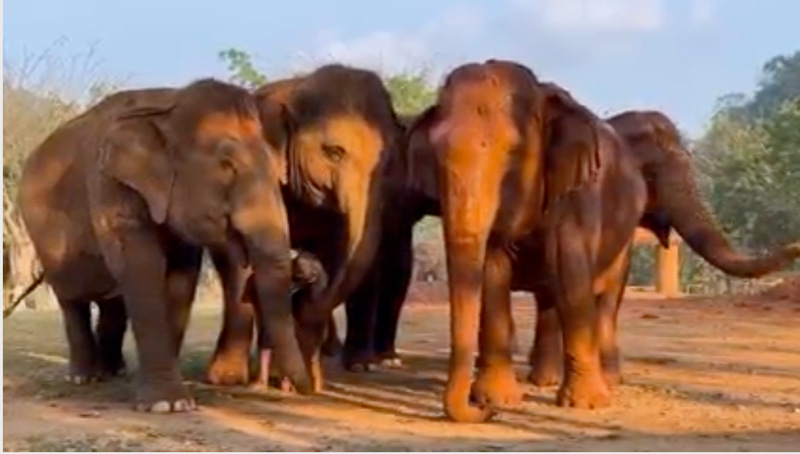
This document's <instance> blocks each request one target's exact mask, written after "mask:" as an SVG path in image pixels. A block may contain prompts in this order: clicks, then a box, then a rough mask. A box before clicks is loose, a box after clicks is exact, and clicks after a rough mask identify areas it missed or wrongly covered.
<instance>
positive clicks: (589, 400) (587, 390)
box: [556, 374, 611, 409]
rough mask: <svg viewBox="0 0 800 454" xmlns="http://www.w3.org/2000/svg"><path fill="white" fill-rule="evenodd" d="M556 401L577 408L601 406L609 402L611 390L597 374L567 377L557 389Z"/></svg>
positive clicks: (563, 405)
mask: <svg viewBox="0 0 800 454" xmlns="http://www.w3.org/2000/svg"><path fill="white" fill-rule="evenodd" d="M556 403H557V404H558V405H559V406H561V407H572V408H579V409H595V408H603V407H607V406H608V405H609V404H610V403H611V391H610V390H609V388H608V385H607V384H606V382H605V380H604V379H603V377H602V376H601V375H599V374H597V375H591V376H585V375H584V376H573V377H567V380H566V382H565V383H564V384H563V385H562V386H561V388H560V389H559V390H558V394H557V395H556Z"/></svg>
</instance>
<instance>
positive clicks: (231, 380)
mask: <svg viewBox="0 0 800 454" xmlns="http://www.w3.org/2000/svg"><path fill="white" fill-rule="evenodd" d="M206 381H207V382H208V383H211V384H212V385H222V386H234V385H247V384H248V383H249V382H250V355H248V354H247V351H245V353H244V354H242V353H240V352H229V353H219V352H218V353H217V354H215V355H214V358H213V359H212V360H211V364H209V366H208V371H207V372H206Z"/></svg>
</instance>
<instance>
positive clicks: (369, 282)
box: [329, 115, 439, 372]
mask: <svg viewBox="0 0 800 454" xmlns="http://www.w3.org/2000/svg"><path fill="white" fill-rule="evenodd" d="M418 120H419V116H418V115H405V116H401V117H400V122H401V124H402V126H403V131H404V136H403V142H402V146H400V147H397V148H395V149H394V150H393V154H392V155H390V156H389V161H388V164H387V168H386V170H385V174H384V177H383V179H384V181H385V185H384V190H385V196H384V209H383V216H382V219H381V236H380V242H379V245H378V253H377V254H376V256H375V261H374V263H373V264H372V266H371V267H370V271H369V272H368V273H367V275H366V276H365V277H364V279H363V280H362V282H361V284H360V285H359V286H358V287H357V288H356V289H355V291H354V292H353V293H351V294H350V295H349V296H348V299H347V327H348V328H347V335H346V338H345V343H344V349H343V352H342V362H343V366H344V367H345V369H347V370H350V371H354V372H360V371H367V370H370V369H372V368H373V367H374V365H375V364H380V365H383V366H386V367H398V366H400V365H401V360H400V357H399V355H398V354H397V351H396V348H395V340H396V337H397V329H398V322H399V317H400V310H401V308H402V304H403V301H404V300H405V297H406V293H407V290H408V286H409V283H410V281H411V274H412V268H413V250H412V249H413V248H412V246H413V245H412V236H413V228H414V225H415V224H416V223H417V222H418V221H419V220H420V219H422V218H423V217H424V216H426V215H434V216H438V215H439V201H438V194H437V192H436V191H437V190H436V175H435V168H436V167H435V161H434V156H433V154H431V153H429V152H428V148H426V147H425V142H424V140H425V138H424V137H423V136H421V135H417V136H411V135H410V134H409V133H410V131H411V130H412V128H413V125H414V124H415V123H416V122H417V121H418ZM330 326H331V327H332V328H331V329H330V333H329V336H331V337H334V336H336V333H335V324H333V323H332V322H331V325H330Z"/></svg>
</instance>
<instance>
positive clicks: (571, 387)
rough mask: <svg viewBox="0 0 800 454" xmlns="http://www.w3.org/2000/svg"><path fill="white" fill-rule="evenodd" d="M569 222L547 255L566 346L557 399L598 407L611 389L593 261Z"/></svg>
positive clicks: (560, 229) (605, 401)
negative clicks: (601, 343) (603, 370)
mask: <svg viewBox="0 0 800 454" xmlns="http://www.w3.org/2000/svg"><path fill="white" fill-rule="evenodd" d="M572 227H573V224H571V223H569V222H566V223H563V224H562V225H561V226H559V227H558V231H557V238H556V239H557V241H549V240H552V238H549V239H548V242H547V243H546V244H547V245H548V246H547V247H548V248H550V247H552V248H555V250H551V251H550V253H549V254H548V256H550V257H554V258H555V260H554V261H555V264H556V266H555V267H552V266H551V267H548V268H549V269H550V271H551V272H553V273H555V274H553V275H552V276H551V279H550V281H551V282H552V283H553V284H554V285H556V286H557V287H555V289H554V291H555V292H557V293H555V294H556V295H558V296H557V303H556V309H557V312H558V317H559V320H560V321H561V327H562V329H563V331H562V338H563V345H564V378H563V380H562V382H561V388H560V389H559V390H558V394H557V397H556V401H557V403H558V404H559V405H561V406H569V407H576V408H599V407H603V406H606V405H608V404H609V402H610V398H611V396H610V391H609V388H608V385H606V382H605V380H604V379H603V376H602V373H601V367H600V352H599V346H598V341H597V339H598V337H597V308H596V303H595V297H594V294H593V293H592V281H593V279H592V277H593V275H592V267H591V260H590V258H589V256H588V254H587V252H586V247H585V244H584V243H583V242H582V241H576V238H581V237H582V232H581V230H580V229H579V228H572Z"/></svg>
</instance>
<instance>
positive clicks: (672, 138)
mask: <svg viewBox="0 0 800 454" xmlns="http://www.w3.org/2000/svg"><path fill="white" fill-rule="evenodd" d="M605 121H606V122H607V123H608V124H609V125H610V126H611V127H613V128H614V130H615V131H616V132H617V134H619V135H620V136H621V137H622V139H623V140H624V141H625V142H626V143H627V144H628V145H629V148H628V150H629V151H630V153H631V158H632V160H634V161H635V162H637V168H638V169H639V171H640V172H641V173H642V175H643V176H644V180H645V182H646V186H647V188H646V189H647V190H646V204H645V211H644V215H643V217H642V219H641V220H640V222H639V225H640V226H641V227H643V228H646V229H648V230H650V231H652V232H653V234H654V235H655V236H656V238H658V240H659V241H660V242H661V244H662V246H664V247H667V246H668V245H669V236H670V232H671V231H672V230H675V231H676V232H677V234H678V235H680V236H681V237H682V238H683V239H684V241H685V242H686V244H687V245H688V246H689V247H690V248H691V249H692V250H694V251H695V252H696V253H697V254H698V255H700V256H701V257H703V258H704V259H705V260H706V261H707V262H709V263H710V264H711V265H713V266H714V267H716V268H717V269H719V270H721V271H723V272H724V273H726V274H728V275H730V276H735V277H744V278H755V277H760V276H764V275H766V274H769V273H772V272H775V271H779V270H781V269H783V268H785V267H787V266H789V265H790V264H791V263H792V261H793V260H794V259H795V258H797V257H798V256H800V244H793V245H788V246H783V247H780V248H777V249H775V250H774V251H771V252H769V253H767V254H765V255H761V256H748V255H746V254H743V253H741V252H739V251H737V250H735V249H734V248H733V246H732V245H731V244H730V242H729V241H728V240H727V239H726V237H725V234H724V232H722V231H721V230H720V228H719V227H718V226H717V224H716V222H715V220H714V216H713V214H712V213H711V211H710V210H709V209H708V208H707V206H706V204H705V203H704V201H703V199H702V197H701V195H700V191H699V189H698V186H697V183H696V182H695V179H694V176H693V173H692V163H691V155H690V154H689V152H688V151H687V149H686V148H685V147H684V145H683V144H682V140H681V137H680V133H679V131H678V128H677V127H676V126H675V124H674V123H673V122H672V121H671V120H670V119H669V118H668V117H667V116H666V115H664V114H663V113H661V112H658V111H626V112H622V113H619V114H617V115H614V116H612V117H609V118H606V119H605ZM601 200H603V199H601ZM632 240H633V237H630V238H628V243H629V244H628V245H627V246H626V249H629V248H630V243H631V242H632ZM629 260H630V256H629V254H625V255H624V256H623V257H620V259H619V262H617V264H616V265H615V267H614V268H613V269H612V272H611V273H609V274H608V275H607V280H608V282H607V284H606V285H607V286H608V287H609V288H611V289H612V291H610V292H607V293H605V294H604V295H603V296H602V297H600V298H598V299H597V311H598V326H597V332H598V334H599V336H600V340H599V342H600V359H601V365H602V367H603V373H604V375H605V378H606V382H607V383H608V384H609V385H613V384H617V383H619V382H620V381H621V375H620V354H619V347H618V345H617V336H616V329H617V320H616V319H617V312H618V310H619V305H620V303H621V301H622V296H623V293H624V289H625V285H626V282H627V277H628V269H629ZM535 330H536V334H535V337H534V345H533V346H532V348H531V350H530V355H529V362H530V364H531V374H530V376H529V380H530V381H531V382H532V383H534V384H536V385H538V386H548V385H555V384H557V383H558V381H559V379H560V377H561V361H560V359H561V339H560V336H561V329H560V326H559V323H558V316H557V314H556V313H555V311H554V310H552V309H551V310H542V306H541V305H539V311H538V316H537V324H536V328H535Z"/></svg>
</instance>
